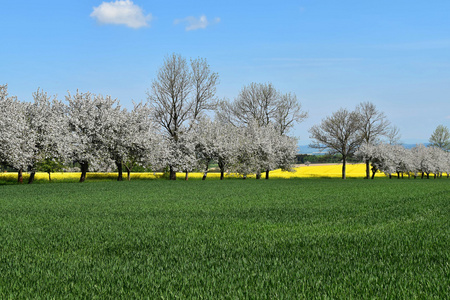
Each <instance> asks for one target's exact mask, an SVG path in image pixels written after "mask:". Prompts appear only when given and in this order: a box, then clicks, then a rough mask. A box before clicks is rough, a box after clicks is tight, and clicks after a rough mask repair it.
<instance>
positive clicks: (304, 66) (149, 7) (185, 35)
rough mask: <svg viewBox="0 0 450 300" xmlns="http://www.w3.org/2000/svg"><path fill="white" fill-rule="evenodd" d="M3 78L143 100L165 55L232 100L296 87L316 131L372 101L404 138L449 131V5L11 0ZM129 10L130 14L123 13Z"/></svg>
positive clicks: (304, 137)
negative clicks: (200, 67) (206, 72)
mask: <svg viewBox="0 0 450 300" xmlns="http://www.w3.org/2000/svg"><path fill="white" fill-rule="evenodd" d="M0 1H1V6H0V31H1V33H2V34H1V41H2V46H1V47H0V84H4V83H7V84H8V90H9V93H10V95H17V96H18V98H19V99H21V100H25V101H30V100H31V98H32V96H31V95H32V93H33V92H34V91H36V90H37V88H38V87H40V88H42V89H43V90H44V91H46V92H48V93H49V94H52V95H53V94H57V95H58V98H60V99H64V96H66V95H67V91H70V92H72V93H73V92H75V91H76V90H77V89H79V90H80V91H82V92H86V91H90V92H93V93H97V94H103V95H111V96H113V97H115V98H118V99H119V100H120V103H121V104H122V105H123V106H125V107H131V101H132V100H135V101H140V100H146V92H147V90H148V89H149V88H150V86H151V81H152V79H153V78H154V77H155V75H156V72H157V70H158V68H159V67H160V66H161V64H162V63H163V60H164V57H165V56H166V55H168V54H171V53H173V52H175V53H179V54H181V55H183V56H185V57H186V58H189V57H204V58H206V59H207V60H208V62H209V64H210V65H211V68H212V70H213V71H215V72H218V73H219V76H220V85H219V86H218V90H217V95H218V96H219V97H220V98H222V97H227V98H229V99H233V98H234V97H235V96H236V95H237V94H238V92H239V90H240V89H241V88H242V86H244V85H247V84H249V83H251V82H272V83H273V84H274V86H275V87H276V88H278V89H280V90H281V91H283V92H293V93H295V94H296V95H297V97H298V99H299V100H300V102H301V103H302V106H303V108H304V110H306V111H308V112H309V115H310V117H309V118H308V119H307V120H306V121H305V122H303V123H301V124H298V125H297V126H296V127H295V128H294V130H293V131H292V132H291V134H292V135H295V136H298V137H300V144H308V142H309V141H310V140H309V133H308V129H309V128H310V127H311V126H312V125H314V124H317V123H319V122H320V121H321V120H322V119H323V118H324V117H326V116H328V115H330V114H331V113H332V112H334V111H336V110H337V109H339V108H340V107H345V108H348V109H353V108H354V107H355V106H356V105H357V104H358V103H360V102H362V101H370V102H373V103H374V104H375V105H376V106H377V107H378V108H379V109H380V110H382V111H384V112H385V114H386V115H387V116H388V117H389V119H390V120H391V121H392V123H393V124H395V125H397V126H398V127H399V128H400V132H401V134H402V141H403V142H405V143H416V142H426V141H427V140H428V138H429V136H430V135H431V133H432V132H433V130H434V129H435V128H436V126H437V125H439V124H443V125H445V126H448V127H450V124H449V123H450V18H449V17H448V15H449V11H450V1H448V0H447V1H444V0H435V1H403V0H398V1H397V0H396V1H384V0H381V1H332V0H304V1H290V0H288V1H234V0H232V1H144V0H135V1H130V0H128V1H122V2H116V1H104V2H103V1H94V0H89V1H88V0H78V1H53V0H48V1H23V0H14V1H5V0H0ZM124 10H126V11H124Z"/></svg>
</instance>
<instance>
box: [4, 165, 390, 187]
mask: <svg viewBox="0 0 450 300" xmlns="http://www.w3.org/2000/svg"><path fill="white" fill-rule="evenodd" d="M341 172H342V165H340V164H331V165H310V166H301V167H296V168H294V169H293V170H292V172H288V171H281V170H280V169H278V170H273V171H270V178H272V179H279V178H283V179H291V178H341V176H342V173H341ZM365 172H366V169H365V165H364V164H348V165H347V178H363V177H364V176H365V175H366V173H365ZM80 174H81V173H70V172H56V173H52V174H51V178H52V180H53V181H67V182H70V181H73V182H75V181H78V180H79V179H80ZM124 176H125V177H126V173H124ZM184 176H185V174H184V173H177V178H179V179H184ZM202 176H203V173H195V172H191V173H189V179H201V178H202ZM264 176H265V174H263V178H264ZM28 177H29V174H27V173H24V180H27V179H28ZM162 177H163V173H160V172H154V173H153V172H152V173H131V179H132V180H136V179H160V178H162ZM238 177H239V175H238V174H225V178H238ZM254 177H255V175H254V174H250V175H249V176H248V178H254ZM375 177H386V175H384V174H383V173H377V174H376V176H375ZM35 178H36V180H37V181H48V180H49V178H48V174H47V173H43V172H37V173H36V176H35ZM116 178H117V173H114V172H112V173H95V172H89V173H88V174H87V180H92V179H93V180H104V179H111V180H114V179H116ZM207 179H209V180H211V179H215V180H218V179H220V173H217V172H209V173H208V176H207ZM15 181H17V174H16V173H14V172H9V173H0V183H1V182H15Z"/></svg>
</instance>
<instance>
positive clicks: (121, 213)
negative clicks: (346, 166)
mask: <svg viewBox="0 0 450 300" xmlns="http://www.w3.org/2000/svg"><path fill="white" fill-rule="evenodd" d="M449 217H450V180H447V179H438V180H375V181H366V180H348V181H343V180H330V179H328V180H326V179H325V180H323V179H310V180H269V181H265V180H261V181H256V180H247V181H243V180H242V181H240V180H239V181H238V180H228V181H188V182H184V181H176V182H170V181H161V180H158V181H156V180H155V181H134V182H133V181H131V182H86V183H84V184H77V183H54V184H39V185H4V186H0V298H1V299H5V298H11V299H17V298H27V297H29V298H36V297H42V298H64V297H67V298H127V299H132V298H135V299H136V298H147V297H148V298H150V299H157V298H160V299H161V298H163V299H173V298H207V299H220V298H227V299H229V298H239V299H245V298H253V299H254V298H258V299H274V298H280V299H283V298H284V299H288V298H289V299H298V298H307V299H311V298H341V299H348V298H357V299H367V298H395V299H396V298H403V299H412V298H422V299H429V298H436V299H443V298H446V297H448V295H449V294H450V288H449V287H450V248H449V245H450V223H449Z"/></svg>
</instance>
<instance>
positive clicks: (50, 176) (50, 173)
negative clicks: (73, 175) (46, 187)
mask: <svg viewBox="0 0 450 300" xmlns="http://www.w3.org/2000/svg"><path fill="white" fill-rule="evenodd" d="M48 181H52V172H48Z"/></svg>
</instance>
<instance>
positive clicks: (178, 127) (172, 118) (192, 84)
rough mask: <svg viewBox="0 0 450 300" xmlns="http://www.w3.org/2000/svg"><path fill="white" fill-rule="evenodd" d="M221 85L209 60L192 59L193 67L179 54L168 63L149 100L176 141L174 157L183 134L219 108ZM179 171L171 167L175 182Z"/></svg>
mask: <svg viewBox="0 0 450 300" xmlns="http://www.w3.org/2000/svg"><path fill="white" fill-rule="evenodd" d="M217 83H218V75H217V73H214V72H211V70H210V67H209V65H208V63H207V62H206V60H205V59H201V58H199V59H195V60H191V64H190V67H189V66H188V64H187V62H186V59H185V58H183V57H182V56H180V55H176V54H172V55H171V56H169V57H167V58H166V60H165V61H164V65H163V66H162V67H161V68H160V69H159V72H158V74H157V78H156V79H155V80H154V81H153V83H152V90H151V93H149V94H148V100H149V101H150V103H151V105H152V107H153V116H154V120H155V122H156V123H157V124H158V125H159V126H160V128H161V129H162V130H163V131H164V132H165V134H166V137H167V138H169V139H171V140H172V141H171V142H169V143H167V146H169V147H175V148H174V149H172V150H171V152H172V154H175V153H176V152H179V151H180V150H179V149H180V145H181V144H180V143H179V142H178V140H179V139H180V137H181V135H182V134H185V133H187V132H188V131H190V129H191V128H192V127H193V126H194V124H195V123H196V121H198V120H199V118H201V117H202V115H203V113H204V112H205V111H207V110H209V109H211V108H213V107H214V106H215V102H216V100H215V92H216V85H217ZM186 146H188V145H186ZM183 147H184V146H183ZM189 147H190V145H189ZM189 147H187V148H189ZM176 148H178V149H176ZM181 148H182V147H181ZM172 157H176V155H175V156H173V155H172ZM168 161H169V162H172V161H173V160H172V159H169V160H168ZM175 169H178V167H176V166H175V165H172V164H169V170H170V179H171V180H175V179H176V174H175V172H176V171H175Z"/></svg>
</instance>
